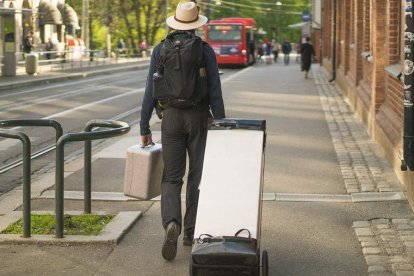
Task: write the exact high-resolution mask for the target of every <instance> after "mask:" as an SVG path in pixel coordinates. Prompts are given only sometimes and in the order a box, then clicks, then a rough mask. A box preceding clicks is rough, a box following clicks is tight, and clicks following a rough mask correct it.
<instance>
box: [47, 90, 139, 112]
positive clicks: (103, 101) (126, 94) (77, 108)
mask: <svg viewBox="0 0 414 276" xmlns="http://www.w3.org/2000/svg"><path fill="white" fill-rule="evenodd" d="M143 91H144V88H140V89H135V90H133V91H131V92H128V93H125V94H120V95H116V96H113V97H109V98H105V99H102V100H99V101H96V102H91V103H88V104H84V105H80V106H78V107H75V108H71V109H68V110H65V111H62V112H59V113H55V114H52V115H49V116H47V117H44V118H42V119H52V118H56V117H61V116H63V115H67V114H68V113H71V112H74V111H77V110H79V109H86V108H89V107H91V106H94V105H97V104H101V103H105V102H109V101H112V100H115V99H118V98H122V97H126V96H130V95H132V94H136V93H139V92H143Z"/></svg>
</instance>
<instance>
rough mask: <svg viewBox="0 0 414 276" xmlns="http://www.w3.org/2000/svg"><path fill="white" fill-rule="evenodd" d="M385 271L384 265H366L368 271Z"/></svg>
mask: <svg viewBox="0 0 414 276" xmlns="http://www.w3.org/2000/svg"><path fill="white" fill-rule="evenodd" d="M384 271H387V268H386V267H384V266H380V265H373V266H369V267H368V272H369V273H371V272H384Z"/></svg>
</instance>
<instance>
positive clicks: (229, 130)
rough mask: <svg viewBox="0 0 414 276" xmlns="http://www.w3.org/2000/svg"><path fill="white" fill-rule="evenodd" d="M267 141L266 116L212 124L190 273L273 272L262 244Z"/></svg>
mask: <svg viewBox="0 0 414 276" xmlns="http://www.w3.org/2000/svg"><path fill="white" fill-rule="evenodd" d="M265 140H266V121H265V120H256V119H224V120H217V121H214V122H213V124H212V125H211V126H210V130H209V132H208V135H207V146H206V152H205V158H204V168H203V176H202V180H201V183H200V196H199V203H198V211H197V220H196V227H195V233H194V238H195V240H194V242H193V247H192V251H191V258H190V267H189V268H190V275H214V276H216V275H234V276H235V275H246V276H247V275H268V256H267V251H265V250H264V251H263V252H261V249H260V234H261V210H262V195H263V175H264V163H265V162H264V161H265V159H264V149H265Z"/></svg>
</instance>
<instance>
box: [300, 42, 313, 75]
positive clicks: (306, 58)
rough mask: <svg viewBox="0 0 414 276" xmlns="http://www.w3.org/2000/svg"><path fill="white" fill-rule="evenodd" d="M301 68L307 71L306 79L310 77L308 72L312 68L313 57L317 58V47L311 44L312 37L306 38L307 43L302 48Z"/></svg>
mask: <svg viewBox="0 0 414 276" xmlns="http://www.w3.org/2000/svg"><path fill="white" fill-rule="evenodd" d="M300 57H301V70H302V71H305V79H307V78H308V73H309V70H310V68H311V64H312V59H314V58H315V49H314V48H313V46H312V44H310V37H306V38H305V43H303V44H302V47H301V48H300Z"/></svg>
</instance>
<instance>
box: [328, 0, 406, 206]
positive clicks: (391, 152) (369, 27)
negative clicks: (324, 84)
mask: <svg viewBox="0 0 414 276" xmlns="http://www.w3.org/2000/svg"><path fill="white" fill-rule="evenodd" d="M333 1H334V0H324V1H323V3H322V5H323V7H324V11H323V18H324V21H323V23H322V25H323V26H322V31H323V35H322V39H323V42H322V56H323V57H324V58H325V59H326V60H329V59H331V58H332V54H333V53H332V49H331V47H330V46H331V41H332V28H333V24H332V14H333V11H332V9H333V5H332V3H333ZM336 1H337V4H338V7H337V14H338V17H337V22H338V26H337V44H338V48H337V50H338V51H337V56H336V57H337V60H338V62H337V65H336V68H337V69H338V70H337V82H336V83H337V84H338V85H339V86H340V87H341V88H342V90H343V91H344V94H345V96H347V97H348V98H349V99H350V102H351V104H352V105H353V106H354V109H355V110H356V112H357V114H358V115H359V116H360V117H361V119H362V120H363V122H364V123H365V124H366V127H367V129H368V130H369V132H370V134H371V135H372V136H373V137H374V138H375V139H376V140H377V142H379V144H380V145H381V146H382V147H383V148H384V150H385V152H386V154H387V157H388V159H389V160H390V161H391V162H392V164H393V166H394V168H395V172H396V173H397V175H398V176H399V178H400V179H401V180H402V181H403V183H404V184H405V185H406V188H407V191H408V194H407V196H408V197H409V201H410V203H411V205H412V206H413V208H414V185H413V184H412V183H414V175H413V174H412V173H411V174H410V173H406V174H403V173H401V171H400V158H401V153H402V126H403V124H402V122H403V82H402V80H399V79H398V78H397V76H396V74H397V73H398V71H399V70H398V68H399V66H400V68H401V70H402V65H403V62H404V53H403V52H404V28H405V22H404V20H405V19H404V2H405V1H401V0H343V1H340V0H336ZM361 53H366V54H369V55H368V56H367V55H365V56H363V55H361ZM324 66H325V67H327V69H328V70H330V69H331V67H332V64H331V63H328V62H326V63H324ZM390 69H392V70H390ZM390 71H391V72H390ZM410 191H412V193H410Z"/></svg>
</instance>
